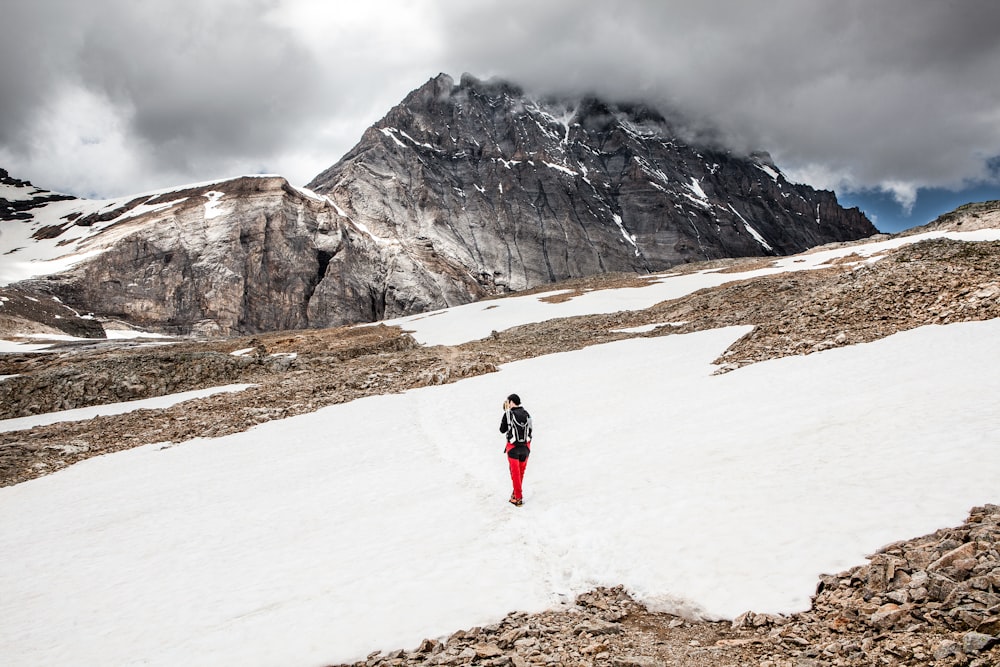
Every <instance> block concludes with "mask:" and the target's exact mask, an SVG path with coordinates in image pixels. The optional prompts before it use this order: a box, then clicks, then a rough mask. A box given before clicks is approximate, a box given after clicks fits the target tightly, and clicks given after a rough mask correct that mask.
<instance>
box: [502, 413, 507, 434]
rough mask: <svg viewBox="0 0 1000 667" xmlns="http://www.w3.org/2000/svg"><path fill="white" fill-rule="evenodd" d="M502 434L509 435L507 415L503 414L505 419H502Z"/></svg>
mask: <svg viewBox="0 0 1000 667" xmlns="http://www.w3.org/2000/svg"><path fill="white" fill-rule="evenodd" d="M500 432H501V433H507V413H506V412H505V413H503V417H501V418H500Z"/></svg>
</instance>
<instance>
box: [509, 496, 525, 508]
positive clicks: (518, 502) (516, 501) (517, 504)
mask: <svg viewBox="0 0 1000 667" xmlns="http://www.w3.org/2000/svg"><path fill="white" fill-rule="evenodd" d="M509 502H510V504H511V505H514V506H515V507H520V506H521V505H523V504H524V498H515V497H514V496H511V497H510V501H509Z"/></svg>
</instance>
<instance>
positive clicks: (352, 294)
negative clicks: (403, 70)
mask: <svg viewBox="0 0 1000 667" xmlns="http://www.w3.org/2000/svg"><path fill="white" fill-rule="evenodd" d="M675 135H676V132H674V130H673V129H672V127H671V125H670V123H669V122H668V121H667V120H666V119H665V118H664V117H663V116H661V115H660V114H658V113H656V112H655V111H653V110H651V109H648V108H645V107H642V106H637V105H633V106H627V105H625V106H623V105H618V106H613V105H608V104H605V103H603V102H600V101H598V100H594V99H584V100H575V101H558V102H557V101H545V102H540V101H533V100H531V99H529V98H527V97H526V96H525V95H524V94H523V93H522V92H521V91H520V90H519V89H517V88H516V87H514V86H511V85H509V84H505V83H495V82H487V83H484V82H481V81H478V80H476V79H474V78H472V77H469V76H465V77H463V78H462V80H461V82H460V83H459V84H458V85H455V84H454V81H453V80H452V79H451V78H450V77H448V76H445V75H440V76H438V77H436V78H434V79H432V80H430V81H429V82H428V83H427V84H425V85H424V86H423V87H421V88H419V89H417V90H415V91H413V92H412V93H411V94H410V95H408V96H407V98H406V99H405V100H403V102H402V103H401V104H400V105H399V106H397V107H396V108H394V109H393V110H391V111H390V112H389V114H388V115H387V116H386V117H385V118H384V119H383V120H381V121H380V122H379V123H377V124H376V125H375V126H373V127H371V128H369V129H368V130H367V131H366V132H365V134H364V136H363V137H362V139H361V141H360V143H359V144H358V145H357V146H356V147H355V148H354V149H352V150H351V151H350V152H349V153H348V154H347V155H346V156H345V157H344V158H343V159H342V160H341V161H340V162H338V163H337V164H336V165H334V166H333V167H331V168H330V169H328V170H326V171H325V172H323V173H322V174H320V175H319V176H317V177H316V179H315V180H314V181H313V182H312V183H311V184H310V186H309V187H310V188H312V190H314V191H315V192H316V193H319V194H318V195H317V194H315V193H313V192H310V191H306V190H301V189H298V188H294V187H292V186H290V185H289V184H288V183H287V182H286V181H285V180H284V179H282V178H280V177H243V178H237V179H233V180H230V181H224V182H218V183H212V184H208V185H199V186H188V187H183V188H178V189H175V190H172V191H164V192H161V193H157V194H152V195H141V196H136V197H133V198H126V199H122V200H117V201H112V202H87V201H85V200H74V199H73V198H69V199H70V201H64V200H65V199H66V197H65V196H62V195H52V196H51V197H50V196H49V195H51V193H46V192H45V191H42V190H38V189H37V188H33V187H32V186H30V184H27V183H25V182H23V181H15V180H14V179H11V178H10V177H9V176H8V175H7V174H6V172H0V179H2V182H0V185H3V186H4V188H3V189H0V206H2V208H0V221H3V222H0V225H5V226H9V225H22V227H18V228H17V229H16V232H17V234H16V237H17V238H25V239H30V241H26V243H37V244H49V246H47V247H50V249H51V250H52V251H53V253H54V254H53V255H52V257H57V256H60V255H64V254H65V255H69V256H72V257H82V259H80V260H79V261H77V262H76V263H75V264H74V265H72V268H69V269H67V270H64V271H62V272H61V273H55V274H50V275H48V276H47V277H45V278H44V279H37V280H34V281H30V283H28V282H26V283H23V284H22V286H23V287H24V288H25V289H32V290H38V291H41V292H42V293H45V294H49V295H54V296H57V297H58V298H60V299H61V300H62V301H63V302H64V303H66V304H67V305H70V306H72V307H73V308H75V309H77V310H79V311H81V312H88V313H89V312H93V313H94V314H95V315H96V316H98V317H99V318H100V317H104V318H117V319H122V320H125V321H126V322H129V323H131V324H134V325H139V326H143V327H147V328H151V329H154V330H159V331H165V332H168V333H181V334H187V333H202V334H208V335H216V334H218V335H230V334H240V333H257V332H262V331H273V330H279V329H300V328H306V327H328V326H337V325H341V324H350V323H355V322H367V321H375V320H379V319H387V318H392V317H397V316H402V315H409V314H413V313H417V312H422V311H426V310H431V309H434V308H442V307H446V306H453V305H458V304H462V303H468V302H470V301H473V300H475V299H477V298H480V297H483V296H486V295H489V294H496V293H501V292H505V291H509V290H519V289H524V288H529V287H534V286H537V285H540V284H544V283H549V282H553V281H557V280H563V279H567V278H574V277H582V276H587V275H591V274H594V273H602V272H611V271H629V272H649V271H657V270H663V269H666V268H668V267H670V266H672V265H675V264H679V263H683V262H689V261H696V260H702V259H715V258H722V257H731V256H747V255H750V256H753V255H779V254H790V253H795V252H799V251H801V250H804V249H806V248H809V247H811V246H814V245H818V244H822V243H828V242H831V241H846V240H853V239H857V238H862V237H865V236H868V235H871V234H873V233H875V232H876V230H875V229H874V228H873V227H872V225H871V223H869V222H868V220H867V219H866V218H865V217H864V216H863V215H862V214H861V213H860V212H859V211H858V210H857V209H851V210H844V209H843V208H841V207H840V206H839V205H838V204H837V201H836V198H835V197H834V195H833V193H830V192H816V191H814V190H812V189H811V188H809V187H807V186H802V185H793V184H791V183H789V182H788V181H786V180H785V178H784V177H783V176H782V175H781V174H780V173H779V172H778V171H777V169H776V168H775V167H774V165H773V164H771V162H770V159H769V158H768V157H767V156H766V154H758V155H755V156H753V157H750V158H737V157H734V156H733V155H731V154H729V153H726V152H724V151H721V150H716V149H710V148H704V147H702V148H698V147H694V146H691V145H688V144H686V143H684V142H682V141H681V140H680V139H678V138H677V137H676V136H675ZM5 193H6V194H7V195H9V196H8V197H7V198H6V199H4V198H3V197H4V196H5ZM9 228H10V229H14V228H13V227H9ZM39 247H40V246H39ZM19 252H23V251H22V250H21V249H19V248H15V249H13V250H11V251H10V253H13V256H14V257H13V259H14V260H15V261H16V260H18V257H19V255H18V253H19Z"/></svg>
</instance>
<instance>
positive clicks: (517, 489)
mask: <svg viewBox="0 0 1000 667" xmlns="http://www.w3.org/2000/svg"><path fill="white" fill-rule="evenodd" d="M500 432H501V433H503V434H504V435H506V436H507V444H506V445H505V446H504V452H505V453H506V454H507V463H508V464H509V465H510V479H511V482H513V484H514V493H512V494H511V496H510V502H511V504H512V505H516V506H517V507H520V506H521V505H523V504H524V497H523V496H522V493H521V484H522V483H523V481H524V469H525V468H527V467H528V455H529V454H530V453H531V415H529V414H528V411H527V410H525V409H524V408H523V407H521V397H520V396H518V395H517V394H511V395H510V396H508V397H507V400H506V401H504V402H503V417H502V418H501V419H500Z"/></svg>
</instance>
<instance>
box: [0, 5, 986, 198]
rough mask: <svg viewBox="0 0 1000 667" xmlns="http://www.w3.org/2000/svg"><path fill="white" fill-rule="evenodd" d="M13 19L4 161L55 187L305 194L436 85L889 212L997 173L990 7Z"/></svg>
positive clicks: (2, 44) (203, 10)
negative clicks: (487, 82)
mask: <svg viewBox="0 0 1000 667" xmlns="http://www.w3.org/2000/svg"><path fill="white" fill-rule="evenodd" d="M7 5H8V6H6V7H5V8H4V9H3V18H4V20H3V21H2V22H0V57H2V58H3V61H4V63H5V66H4V67H3V68H2V69H0V91H2V95H0V165H2V166H5V167H6V168H8V169H10V170H11V171H12V173H15V174H23V175H24V176H27V177H30V178H32V179H34V180H36V181H38V182H40V184H42V185H45V186H48V187H60V186H61V187H65V188H70V189H74V188H75V189H76V190H82V191H95V192H101V191H103V192H104V193H112V192H113V191H115V193H122V192H128V191H134V190H136V189H142V187H148V186H153V185H167V184H171V183H172V182H173V181H176V180H178V179H179V180H184V181H191V180H201V179H204V178H208V177H216V176H220V175H228V174H232V173H244V172H247V171H254V170H261V169H265V170H269V171H280V172H281V173H284V174H285V175H287V176H288V177H289V178H290V179H291V180H293V181H294V182H305V181H307V180H308V179H309V178H310V177H311V176H312V175H314V174H315V173H317V172H318V171H319V170H320V169H322V168H323V167H325V166H328V165H329V164H332V163H333V162H334V161H336V160H337V159H338V158H339V157H340V156H341V155H342V154H343V153H344V152H346V151H347V150H348V149H349V148H350V147H351V145H353V143H354V142H356V141H357V140H358V138H360V135H361V133H362V131H363V130H364V128H365V127H366V126H367V125H369V124H370V123H371V122H373V121H374V120H376V119H377V118H378V117H379V116H380V115H381V114H383V113H384V112H386V111H387V110H388V109H389V107H390V106H391V105H392V104H394V103H395V102H397V101H399V99H401V98H402V96H403V95H404V94H405V93H406V92H407V91H408V90H409V89H412V88H414V87H416V86H418V85H420V84H421V83H423V82H424V81H425V80H426V79H427V78H429V77H431V76H433V75H435V74H437V73H438V72H439V71H445V72H448V73H450V74H452V75H454V76H456V77H457V76H458V75H459V74H461V73H462V72H465V71H468V72H471V73H473V74H475V75H476V76H479V77H483V78H485V77H489V76H500V77H503V78H507V79H509V80H511V81H514V82H516V83H518V84H520V85H522V86H523V87H525V88H527V89H528V90H530V91H534V92H536V93H538V94H545V93H556V94H566V95H570V94H574V95H575V94H581V93H593V94H598V95H601V96H606V97H609V98H613V99H627V100H639V101H646V102H649V103H652V104H654V105H656V106H660V107H661V108H664V109H665V110H675V111H677V112H679V113H682V114H684V116H685V117H687V118H688V119H689V120H690V122H691V123H692V125H693V126H694V127H695V128H696V129H707V128H711V129H712V130H713V131H715V132H716V133H717V134H719V135H721V136H722V137H724V138H725V141H726V143H727V145H729V146H730V147H731V148H733V149H734V150H737V151H746V150H753V149H765V150H769V151H770V152H771V153H772V155H773V156H774V157H775V159H776V160H777V161H778V163H779V165H781V166H782V167H783V168H784V169H785V170H786V172H787V173H789V174H791V175H792V176H796V177H798V178H800V179H801V180H805V181H807V182H810V183H812V184H814V185H818V186H821V187H837V188H838V189H843V188H847V189H852V190H861V189H867V188H883V189H887V190H889V191H892V192H894V193H895V194H896V195H897V197H898V198H900V200H901V201H905V200H906V199H907V197H911V196H912V194H913V193H914V192H915V190H916V188H918V187H925V186H946V187H959V186H961V185H962V184H965V183H968V182H970V181H975V180H978V179H987V178H992V179H995V178H996V174H995V172H994V173H993V174H990V173H988V169H987V164H988V162H987V161H988V160H989V159H991V158H995V157H996V156H997V155H1000V86H997V85H995V82H994V81H995V78H996V72H997V71H1000V40H996V38H995V35H996V33H997V29H998V28H1000V3H996V2H993V1H992V0H989V1H987V0H956V1H954V2H936V1H933V0H880V2H877V3H876V2H870V1H868V0H836V1H834V0H818V1H817V2H800V1H797V0H778V1H770V2H745V1H742V0H708V1H700V2H652V1H640V0H623V1H621V2H615V3H608V2H598V1H596V0H546V2H536V1H529V0H506V1H504V2H458V1H456V0H439V1H431V0H410V1H409V2H389V1H386V0H370V1H369V2H365V3H326V2H312V1H311V0H250V1H240V0H215V1H213V2H210V3H205V2H195V1H194V0H174V1H172V2H145V3H136V2H128V1H126V0H94V1H92V2H87V3H80V2H75V1H71V0H64V1H59V0H37V1H35V2H17V1H15V2H10V3H7ZM56 181H58V182H56Z"/></svg>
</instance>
